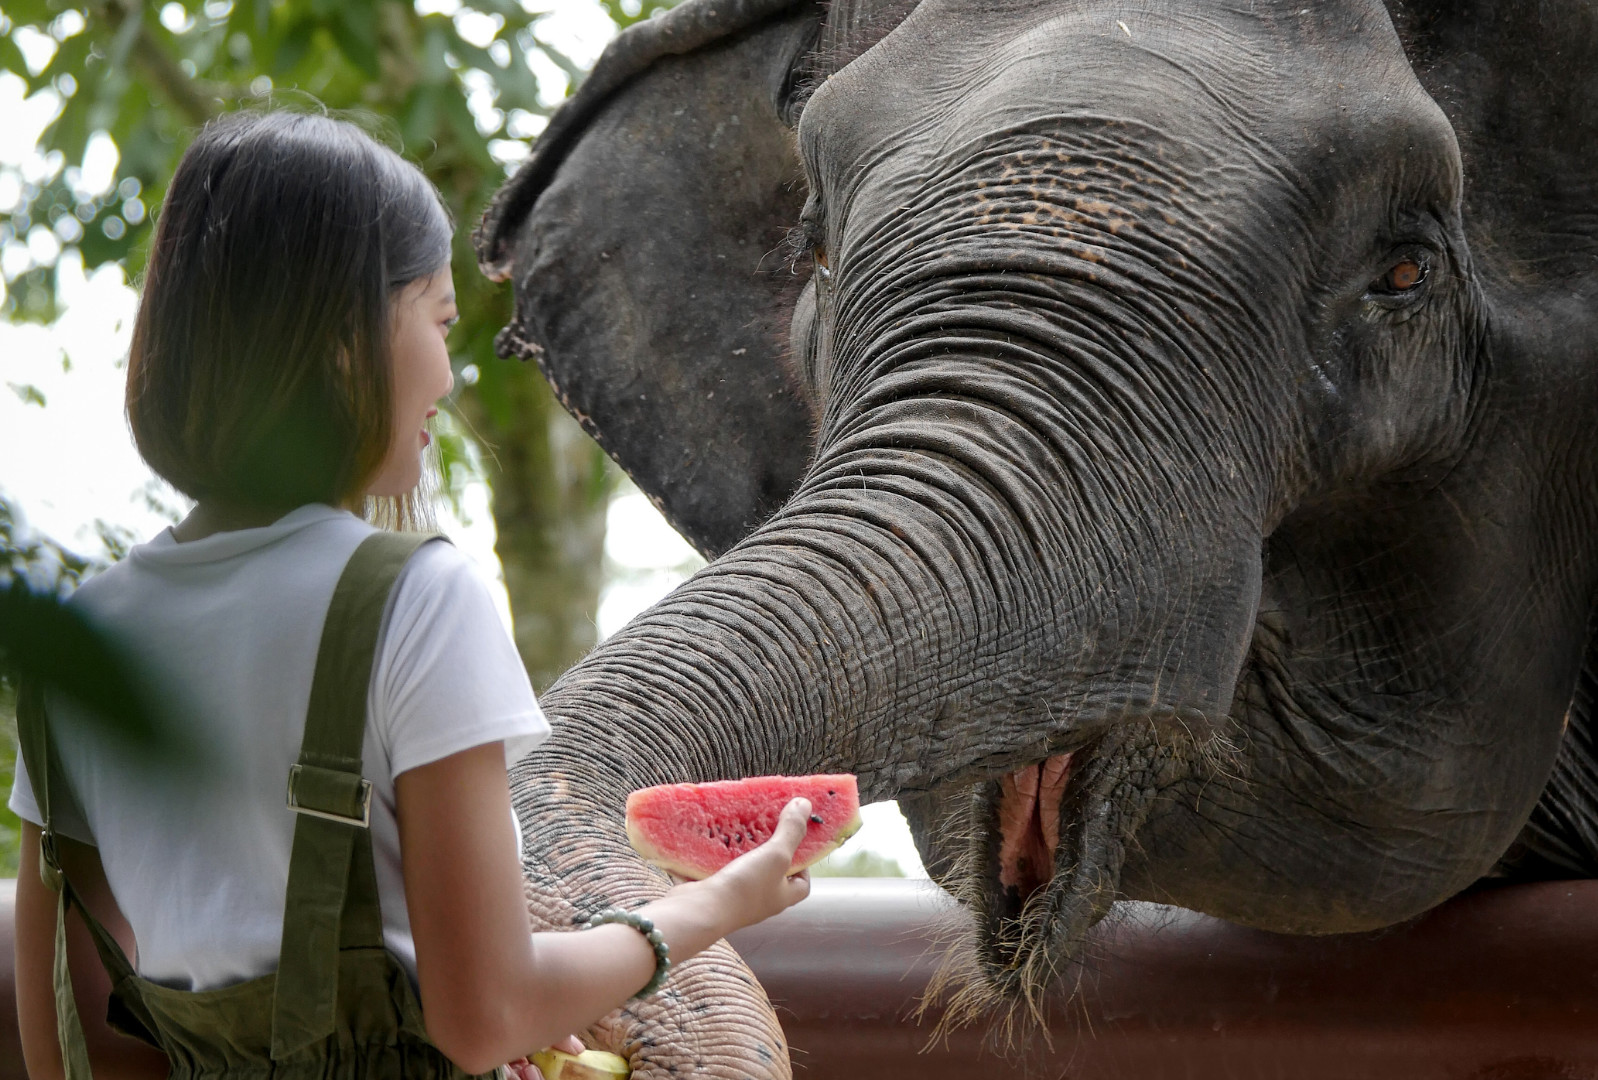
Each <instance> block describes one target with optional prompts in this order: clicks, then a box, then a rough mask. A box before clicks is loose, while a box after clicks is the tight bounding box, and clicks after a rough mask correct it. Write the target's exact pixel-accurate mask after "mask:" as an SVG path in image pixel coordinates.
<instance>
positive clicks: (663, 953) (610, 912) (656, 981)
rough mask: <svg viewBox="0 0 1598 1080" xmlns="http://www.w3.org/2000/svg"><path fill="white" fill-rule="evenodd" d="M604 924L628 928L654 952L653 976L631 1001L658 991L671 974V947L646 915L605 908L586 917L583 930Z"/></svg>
mask: <svg viewBox="0 0 1598 1080" xmlns="http://www.w3.org/2000/svg"><path fill="white" fill-rule="evenodd" d="M606 923H620V924H621V925H623V926H630V927H632V928H633V929H634V930H636V931H638V932H639V933H640V934H642V935H644V937H645V938H646V939H647V940H648V941H649V947H650V948H652V949H654V950H655V974H654V976H653V977H652V978H651V979H650V980H649V981H648V982H647V983H645V984H644V988H643V989H642V990H640V991H638V993H636V994H634V995H633V999H634V1000H637V999H638V998H646V997H648V996H649V995H650V994H653V993H654V992H655V991H656V990H659V989H660V988H661V986H662V985H663V984H664V983H665V982H666V976H667V975H669V974H670V973H671V946H670V945H667V944H666V938H665V936H664V935H663V934H661V932H660V931H659V930H656V929H655V924H654V922H653V921H651V920H650V918H649V917H648V916H647V915H640V914H638V912H636V911H626V910H624V909H622V908H614V907H613V908H606V909H605V910H604V911H598V912H595V913H594V914H593V915H590V916H589V917H588V924H587V926H586V927H585V929H588V930H592V929H593V928H594V927H596V926H604V925H605V924H606Z"/></svg>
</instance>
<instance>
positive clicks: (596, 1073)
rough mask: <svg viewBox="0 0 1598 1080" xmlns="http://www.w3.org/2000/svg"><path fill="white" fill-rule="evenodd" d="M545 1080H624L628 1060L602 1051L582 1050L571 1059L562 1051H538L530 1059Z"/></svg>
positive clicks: (627, 1068)
mask: <svg viewBox="0 0 1598 1080" xmlns="http://www.w3.org/2000/svg"><path fill="white" fill-rule="evenodd" d="M530 1060H531V1061H532V1063H533V1064H534V1065H537V1066H538V1071H539V1072H541V1073H543V1074H544V1080H627V1077H628V1075H629V1074H630V1073H631V1072H632V1069H631V1068H630V1067H629V1066H628V1064H627V1059H626V1058H624V1057H619V1056H618V1055H616V1054H612V1053H608V1052H607V1051H604V1050H584V1051H583V1052H582V1053H581V1054H578V1055H576V1056H575V1057H573V1056H572V1055H571V1054H568V1053H565V1052H564V1051H561V1050H540V1051H539V1052H538V1053H536V1054H534V1055H533V1056H532V1058H531V1059H530Z"/></svg>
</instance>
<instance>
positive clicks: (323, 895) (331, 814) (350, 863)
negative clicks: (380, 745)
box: [272, 532, 434, 1060]
mask: <svg viewBox="0 0 1598 1080" xmlns="http://www.w3.org/2000/svg"><path fill="white" fill-rule="evenodd" d="M431 539H434V536H433V534H425V533H391V532H377V533H373V534H372V535H371V536H369V537H367V538H366V539H365V540H364V541H362V542H361V545H360V547H358V548H356V549H355V554H354V555H352V556H350V561H349V563H348V564H347V565H346V566H345V567H344V573H343V574H342V575H341V576H340V577H339V580H338V585H337V587H336V588H334V590H333V601H332V603H331V604H330V605H329V607H328V611H327V620H326V622H325V623H324V624H323V626H322V641H321V646H320V648H319V649H318V651H317V654H316V673H315V675H314V676H313V678H312V681H311V700H310V707H309V709H308V710H307V712H306V716H305V736H304V739H303V741H302V742H301V744H300V758H299V762H298V763H297V764H295V765H294V766H293V768H292V769H290V771H289V786H288V805H289V808H290V809H291V810H293V811H295V812H296V813H297V814H298V818H297V820H296V821H295V823H294V847H293V850H292V852H291V854H290V856H289V880H288V890H287V893H286V895H285V898H284V901H285V902H284V909H283V944H282V948H281V951H280V953H279V956H278V969H277V983H276V987H275V989H274V991H273V999H272V1058H273V1060H279V1059H281V1058H284V1057H287V1056H288V1055H290V1054H292V1053H294V1052H295V1051H296V1050H299V1049H302V1048H303V1047H305V1046H307V1045H309V1044H310V1043H313V1042H317V1041H320V1040H322V1039H325V1038H327V1037H328V1036H329V1035H331V1034H333V1030H334V1024H335V1015H336V1014H335V1005H336V1003H337V997H338V969H339V950H340V949H341V948H346V949H348V948H363V947H365V948H382V947H383V916H382V911H381V909H380V907H379V905H378V896H377V876H376V872H375V871H374V869H373V865H372V837H371V832H370V831H369V829H370V824H371V805H372V785H371V782H370V781H369V780H366V779H364V778H363V777H362V776H361V743H362V740H363V739H364V737H365V734H366V699H367V693H368V690H369V688H370V686H371V682H372V663H373V659H374V657H375V655H376V652H377V641H378V636H379V634H380V633H381V631H382V627H383V612H384V610H385V607H386V605H387V602H388V596H389V593H390V591H392V589H393V586H394V581H395V579H396V578H398V577H399V573H400V571H401V570H402V569H403V568H404V566H405V562H406V560H408V559H409V558H410V557H411V555H412V553H414V552H415V551H416V549H417V548H419V547H420V546H421V545H422V544H424V543H426V542H427V541H428V540H431Z"/></svg>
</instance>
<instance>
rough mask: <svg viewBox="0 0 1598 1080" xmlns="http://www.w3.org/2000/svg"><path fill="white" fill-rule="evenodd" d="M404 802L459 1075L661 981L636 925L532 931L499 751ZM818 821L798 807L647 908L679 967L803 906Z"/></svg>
mask: <svg viewBox="0 0 1598 1080" xmlns="http://www.w3.org/2000/svg"><path fill="white" fill-rule="evenodd" d="M395 798H396V802H397V809H398V815H399V834H400V866H401V870H402V872H403V874H404V878H405V898H406V903H407V906H408V907H409V910H410V917H411V933H412V935H413V937H414V938H415V942H416V974H417V980H418V982H419V983H420V985H421V998H422V1014H423V1016H424V1017H425V1019H426V1023H427V1033H428V1036H429V1037H430V1038H431V1039H432V1040H433V1042H434V1044H435V1045H437V1047H438V1048H439V1049H440V1050H441V1051H443V1052H444V1054H445V1055H446V1056H448V1057H449V1058H450V1059H451V1060H453V1061H454V1062H455V1064H457V1065H459V1066H460V1067H461V1068H463V1069H465V1070H466V1071H467V1072H473V1073H476V1072H485V1071H487V1070H489V1069H492V1068H494V1067H495V1066H498V1065H501V1064H503V1063H504V1062H506V1061H512V1060H515V1059H517V1058H520V1057H522V1056H523V1055H525V1054H529V1053H531V1052H533V1051H535V1050H539V1049H542V1048H543V1047H545V1046H548V1045H550V1044H551V1043H554V1042H555V1041H556V1040H558V1039H560V1038H561V1037H563V1036H566V1035H568V1034H570V1033H571V1032H573V1031H581V1030H583V1029H584V1028H586V1027H588V1026H589V1025H590V1024H592V1023H593V1022H594V1021H595V1020H598V1019H599V1018H600V1017H601V1016H603V1015H605V1014H606V1013H608V1012H610V1011H611V1010H612V1009H614V1008H616V1007H617V1006H619V1005H621V1004H622V1003H623V1002H625V1001H626V1000H627V999H628V998H629V997H630V996H631V995H632V994H634V993H636V992H637V991H638V990H639V989H640V988H641V987H642V986H643V985H644V984H645V983H646V982H648V981H649V977H650V976H651V975H652V974H654V970H655V954H654V950H652V949H651V948H650V947H649V944H648V942H646V941H645V940H644V937H643V935H642V934H640V933H638V931H636V930H634V929H632V928H631V927H628V926H602V927H599V928H598V929H596V930H585V931H582V932H581V933H540V934H529V933H528V929H527V908H526V902H525V899H524V895H523V892H522V877H521V869H520V867H519V866H518V865H517V860H516V857H515V852H516V837H515V832H514V830H513V828H512V826H511V806H510V789H509V785H508V782H507V780H506V776H505V754H504V749H503V747H502V745H501V744H500V743H490V744H486V745H484V746H478V747H474V748H472V749H470V750H463V751H462V752H460V753H458V754H454V755H452V756H450V757H447V758H444V759H442V760H440V761H436V762H433V763H432V764H430V765H424V766H421V767H420V768H416V769H412V770H410V771H408V772H404V773H401V774H400V775H399V776H398V777H397V778H396V779H395ZM809 813H810V807H809V804H808V803H806V802H804V800H796V801H795V803H794V804H792V805H790V806H789V807H788V809H787V810H785V811H784V812H783V817H782V821H781V823H780V824H779V825H778V828H777V834H776V836H775V837H773V839H772V841H771V842H770V843H768V844H766V845H764V846H762V847H760V848H758V849H756V850H755V851H752V852H750V853H749V854H748V855H745V856H744V857H743V858H741V859H739V860H738V861H737V862H736V863H734V864H733V865H732V866H730V867H729V868H728V869H727V870H724V871H723V872H722V873H720V874H718V875H716V876H715V877H713V878H710V879H708V880H706V881H699V882H689V883H687V884H685V885H679V886H677V887H676V888H674V889H672V890H671V891H669V892H668V893H667V894H666V895H665V896H664V897H662V898H661V899H659V900H657V901H655V902H654V903H652V904H650V905H648V906H647V907H645V908H643V909H642V910H643V912H644V913H645V914H647V915H648V916H649V918H651V919H653V920H654V922H655V925H656V927H658V928H659V929H660V931H661V933H663V934H664V935H665V937H666V942H667V944H669V945H670V946H671V956H672V959H673V961H679V960H686V959H687V958H688V957H690V956H693V955H694V954H695V953H698V952H701V951H703V950H704V949H705V948H707V947H709V946H710V945H711V944H713V943H714V942H716V941H717V940H719V939H720V938H723V937H725V936H727V934H729V933H731V932H732V931H733V930H736V929H738V928H739V927H743V926H747V925H749V924H751V923H755V922H759V921H760V920H761V919H764V918H767V917H769V916H771V915H775V914H776V913H777V912H779V911H782V910H783V909H784V908H786V907H788V906H790V905H792V904H795V903H798V902H799V901H800V900H802V899H804V897H805V896H806V895H807V894H808V893H809V891H810V882H809V879H808V878H807V877H805V876H804V875H799V876H796V877H791V878H790V877H787V870H788V866H789V864H790V862H791V861H792V858H793V853H794V851H795V850H796V849H797V848H798V846H799V842H800V841H801V840H802V839H803V838H804V835H805V826H806V819H807V817H808V816H809Z"/></svg>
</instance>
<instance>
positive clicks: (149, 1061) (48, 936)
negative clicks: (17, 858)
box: [15, 821, 167, 1080]
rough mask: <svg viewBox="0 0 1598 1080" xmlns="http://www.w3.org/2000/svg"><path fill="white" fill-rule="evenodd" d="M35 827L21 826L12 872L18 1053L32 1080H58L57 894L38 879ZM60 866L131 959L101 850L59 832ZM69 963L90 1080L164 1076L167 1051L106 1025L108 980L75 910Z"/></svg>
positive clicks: (69, 938)
mask: <svg viewBox="0 0 1598 1080" xmlns="http://www.w3.org/2000/svg"><path fill="white" fill-rule="evenodd" d="M39 833H40V829H39V826H37V825H35V824H33V823H32V822H30V821H24V822H23V823H22V860H21V864H20V866H19V867H18V871H17V907H16V931H15V932H16V937H15V941H16V962H17V1024H18V1026H19V1027H20V1028H21V1031H22V1056H23V1060H24V1062H25V1064H26V1065H27V1069H28V1076H29V1077H30V1078H31V1080H60V1077H61V1076H62V1071H63V1070H62V1065H61V1046H60V1043H59V1042H58V1040H57V1037H56V1022H55V984H54V982H53V981H52V979H51V971H52V968H53V966H54V963H55V907H56V894H55V893H53V892H51V891H50V890H49V889H47V888H46V887H45V885H44V882H42V881H40V880H39ZM56 843H57V849H58V850H59V851H60V853H61V865H62V868H63V869H64V870H65V871H66V875H67V878H68V880H70V881H71V882H72V887H73V888H74V889H76V890H77V892H78V895H79V896H80V897H81V898H82V899H83V902H84V903H85V904H87V905H88V907H89V910H90V911H92V912H93V913H94V915H95V917H96V918H98V919H99V920H100V922H101V923H102V924H104V926H105V928H106V929H107V930H109V931H110V932H111V936H112V937H114V938H116V939H117V941H118V942H119V943H120V944H121V945H122V948H123V950H124V951H125V952H126V953H127V954H128V955H129V956H132V955H133V954H134V941H133V931H132V930H131V929H130V928H129V926H128V924H127V920H126V919H124V918H123V917H122V912H121V911H119V910H118V909H117V905H116V900H115V899H114V898H113V897H112V896H111V888H110V886H108V885H107V884H106V880H105V871H104V870H103V869H101V867H100V853H99V852H98V851H97V850H95V849H94V848H92V847H90V846H89V845H87V844H80V843H78V842H77V841H75V840H68V839H67V838H66V837H64V836H61V835H60V834H59V833H58V834H57V835H56ZM67 962H68V964H69V966H70V967H71V969H72V992H73V996H74V997H75V998H77V1002H78V1017H79V1019H80V1020H81V1021H82V1022H83V1034H84V1038H85V1040H86V1041H87V1042H88V1044H89V1062H90V1064H91V1065H92V1066H93V1068H94V1075H95V1080H116V1078H120V1077H127V1078H139V1080H143V1078H146V1077H148V1078H154V1077H162V1076H165V1075H166V1073H167V1060H166V1056H165V1055H164V1054H161V1053H160V1052H159V1051H156V1050H153V1049H151V1048H150V1047H148V1046H145V1045H144V1044H143V1043H140V1042H137V1041H135V1040H133V1039H130V1038H127V1037H126V1036H124V1035H120V1034H118V1033H117V1032H115V1031H112V1030H111V1029H110V1028H109V1027H107V1026H106V1022H105V1009H106V1002H107V1000H108V999H109V998H110V996H111V980H110V979H109V978H108V977H107V976H106V973H105V968H103V967H102V966H101V965H100V957H99V956H98V955H97V954H96V952H95V949H94V939H93V938H91V937H90V936H89V930H88V927H86V926H84V924H83V920H82V918H80V917H79V916H78V915H77V914H76V912H74V913H73V914H72V915H70V916H68V918H67Z"/></svg>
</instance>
